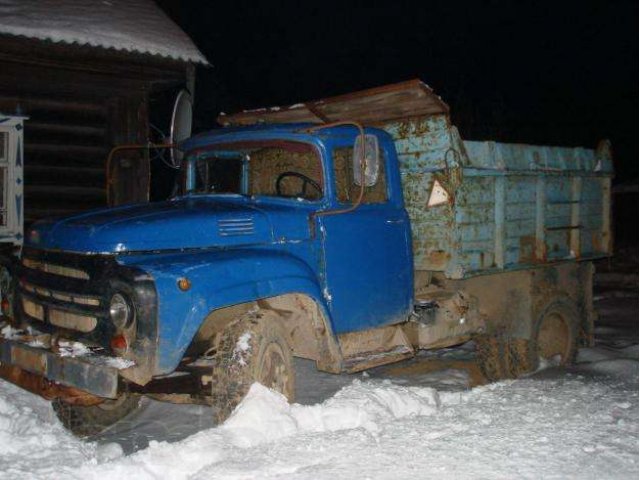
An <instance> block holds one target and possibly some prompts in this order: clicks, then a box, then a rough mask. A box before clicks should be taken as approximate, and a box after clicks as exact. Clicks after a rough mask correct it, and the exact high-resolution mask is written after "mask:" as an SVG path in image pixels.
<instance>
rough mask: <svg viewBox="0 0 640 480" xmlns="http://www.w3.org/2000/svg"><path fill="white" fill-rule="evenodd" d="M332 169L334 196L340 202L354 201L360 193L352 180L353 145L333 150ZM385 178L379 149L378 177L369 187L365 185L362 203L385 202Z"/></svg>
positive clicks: (386, 196) (383, 161)
mask: <svg viewBox="0 0 640 480" xmlns="http://www.w3.org/2000/svg"><path fill="white" fill-rule="evenodd" d="M333 171H334V174H335V177H336V196H337V198H338V202H340V203H347V204H349V203H351V204H352V203H355V202H356V201H357V200H358V196H359V195H360V186H359V185H356V183H355V182H354V181H353V178H354V177H353V147H352V146H349V147H339V148H335V149H334V150H333ZM387 199H388V195H387V179H386V171H385V156H384V152H383V151H382V150H380V166H379V170H378V179H377V181H376V183H375V184H374V185H373V186H371V187H365V189H364V197H363V199H362V203H385V202H386V201H387Z"/></svg>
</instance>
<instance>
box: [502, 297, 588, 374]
mask: <svg viewBox="0 0 640 480" xmlns="http://www.w3.org/2000/svg"><path fill="white" fill-rule="evenodd" d="M579 324H580V315H579V314H578V312H577V310H576V309H575V307H574V306H573V305H572V303H571V302H570V301H569V300H566V299H556V300H553V301H551V302H549V303H548V304H547V305H546V306H545V307H544V308H543V309H542V310H541V312H540V314H539V315H538V316H537V318H536V322H535V323H534V325H533V332H532V338H531V339H510V340H509V346H508V350H509V352H508V356H507V364H508V369H509V374H510V376H511V377H513V378H516V377H519V376H521V375H523V374H525V373H529V372H533V371H535V370H537V369H538V366H539V365H540V359H544V360H552V359H554V358H557V360H558V364H559V365H563V366H564V365H570V364H572V363H573V362H574V361H575V357H576V353H577V349H578V329H579Z"/></svg>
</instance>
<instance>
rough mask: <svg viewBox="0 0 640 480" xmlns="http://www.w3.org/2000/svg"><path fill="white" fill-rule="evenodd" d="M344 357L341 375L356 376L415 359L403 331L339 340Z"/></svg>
mask: <svg viewBox="0 0 640 480" xmlns="http://www.w3.org/2000/svg"><path fill="white" fill-rule="evenodd" d="M338 340H339V342H340V348H341V350H342V355H343V359H344V360H343V364H342V365H343V366H342V371H343V372H345V373H355V372H361V371H363V370H367V369H369V368H373V367H379V366H380V365H387V364H389V363H395V362H399V361H401V360H405V359H407V358H411V357H413V356H414V355H415V351H414V349H413V347H412V346H411V344H410V343H409V340H408V339H407V336H406V335H405V333H404V331H403V329H402V327H400V326H399V325H392V326H389V327H382V328H374V329H371V330H365V331H362V332H351V333H343V334H342V335H339V336H338Z"/></svg>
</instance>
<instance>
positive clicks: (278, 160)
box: [185, 141, 324, 201]
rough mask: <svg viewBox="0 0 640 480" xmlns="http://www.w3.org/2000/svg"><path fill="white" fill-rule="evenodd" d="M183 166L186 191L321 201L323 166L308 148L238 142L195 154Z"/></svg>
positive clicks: (299, 144) (267, 142)
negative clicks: (184, 167) (184, 166)
mask: <svg viewBox="0 0 640 480" xmlns="http://www.w3.org/2000/svg"><path fill="white" fill-rule="evenodd" d="M185 163H186V164H187V166H186V169H187V170H186V174H185V181H186V186H187V188H186V191H188V192H190V193H238V194H243V195H251V196H269V197H281V198H292V199H297V200H309V201H315V200H320V199H321V198H322V196H323V191H324V188H323V185H324V181H323V175H322V163H321V161H320V157H319V155H318V153H317V151H316V149H315V148H314V147H313V146H312V145H309V144H305V143H300V142H287V141H266V142H239V143H228V144H224V145H218V146H216V149H215V150H206V151H204V152H199V153H195V154H193V155H192V156H190V158H188V160H187V162H185Z"/></svg>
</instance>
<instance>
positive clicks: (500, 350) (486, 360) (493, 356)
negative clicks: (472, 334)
mask: <svg viewBox="0 0 640 480" xmlns="http://www.w3.org/2000/svg"><path fill="white" fill-rule="evenodd" d="M474 341H475V343H476V355H477V358H478V363H479V366H480V371H481V372H482V374H483V375H484V377H485V378H486V379H487V380H488V381H489V382H496V381H498V380H502V379H503V378H505V377H506V376H507V364H506V359H505V354H506V349H505V342H504V338H503V336H502V335H480V336H478V337H476V338H475V339H474Z"/></svg>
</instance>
